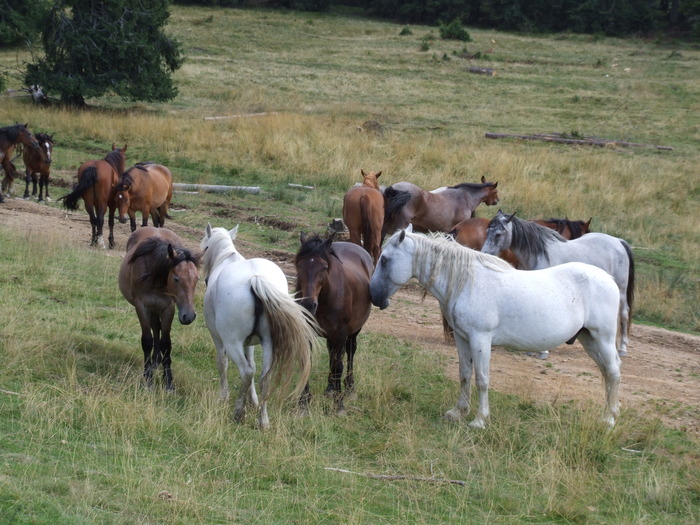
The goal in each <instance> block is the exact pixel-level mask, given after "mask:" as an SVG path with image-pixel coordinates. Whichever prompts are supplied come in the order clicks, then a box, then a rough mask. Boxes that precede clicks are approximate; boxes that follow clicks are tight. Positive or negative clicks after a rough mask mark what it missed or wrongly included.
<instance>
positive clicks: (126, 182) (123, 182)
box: [114, 168, 134, 191]
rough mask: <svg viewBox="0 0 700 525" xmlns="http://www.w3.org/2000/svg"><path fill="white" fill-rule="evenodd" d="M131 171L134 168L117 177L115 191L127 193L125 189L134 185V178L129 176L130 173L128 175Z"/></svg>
mask: <svg viewBox="0 0 700 525" xmlns="http://www.w3.org/2000/svg"><path fill="white" fill-rule="evenodd" d="M132 169H134V168H131V169H130V170H129V171H125V172H124V173H122V174H121V175H120V176H119V180H118V181H117V185H116V186H115V187H114V190H115V191H127V188H128V187H129V186H131V185H132V184H133V183H134V178H133V177H132V176H131V173H129V172H130V171H131V170H132Z"/></svg>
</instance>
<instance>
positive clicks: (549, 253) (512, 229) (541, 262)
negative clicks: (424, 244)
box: [481, 210, 635, 356]
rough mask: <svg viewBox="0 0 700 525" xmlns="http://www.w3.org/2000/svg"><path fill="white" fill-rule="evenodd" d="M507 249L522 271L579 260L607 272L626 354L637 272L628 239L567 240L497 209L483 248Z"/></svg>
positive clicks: (600, 236) (586, 237)
mask: <svg viewBox="0 0 700 525" xmlns="http://www.w3.org/2000/svg"><path fill="white" fill-rule="evenodd" d="M507 248H510V249H511V250H512V251H513V253H514V254H515V256H516V257H517V258H518V260H519V261H520V266H521V268H522V269H523V270H540V269H542V268H548V267H550V266H554V265H557V264H562V263H567V262H572V261H577V262H584V263H588V264H592V265H593V266H597V267H598V268H601V269H603V270H605V271H606V272H608V273H609V274H610V275H611V276H612V278H613V279H614V280H615V283H616V284H617V286H618V304H619V310H620V312H619V322H620V347H619V354H620V355H621V356H625V355H627V345H628V341H629V329H630V324H631V321H632V303H633V300H634V273H635V271H634V256H633V254H632V249H631V248H630V245H629V244H627V242H626V241H624V240H623V239H619V238H617V237H613V236H612V235H607V234H605V233H587V234H586V235H584V236H582V237H579V238H578V239H573V240H571V241H567V240H566V239H564V237H562V236H561V235H559V234H558V233H557V232H555V231H554V230H551V229H549V228H546V227H544V226H540V225H539V224H535V223H532V222H529V221H526V220H522V219H519V218H517V217H516V216H515V214H512V215H507V214H505V213H503V212H502V211H501V210H498V213H497V214H496V216H495V217H494V218H493V219H491V221H490V222H489V225H488V229H487V234H486V241H485V242H484V245H483V247H482V248H481V251H482V252H484V253H489V254H497V253H500V252H501V251H503V250H505V249H507Z"/></svg>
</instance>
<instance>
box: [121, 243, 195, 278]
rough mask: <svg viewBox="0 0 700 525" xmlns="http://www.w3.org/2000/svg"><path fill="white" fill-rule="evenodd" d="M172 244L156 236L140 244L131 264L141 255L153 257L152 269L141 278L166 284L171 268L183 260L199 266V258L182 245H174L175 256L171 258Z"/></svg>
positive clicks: (130, 261) (132, 256)
mask: <svg viewBox="0 0 700 525" xmlns="http://www.w3.org/2000/svg"><path fill="white" fill-rule="evenodd" d="M171 245H172V243H170V242H168V241H166V240H163V239H158V238H155V237H152V238H150V239H146V240H145V241H143V242H142V243H141V244H139V246H138V247H137V248H136V250H134V253H133V254H132V255H131V258H130V259H129V264H133V263H134V261H136V260H137V259H139V258H140V257H150V259H151V261H150V262H151V264H150V265H149V268H150V271H149V272H147V273H145V274H143V275H142V276H141V277H140V280H142V281H145V280H146V279H152V280H153V281H154V282H155V283H156V284H157V285H159V286H165V285H166V284H167V282H168V274H169V273H170V270H172V269H173V268H175V266H177V265H178V264H180V263H181V262H185V261H189V262H193V263H194V264H195V266H199V259H198V258H197V257H195V256H194V255H193V254H192V252H191V251H190V250H188V249H187V248H184V247H182V246H172V248H173V251H174V252H175V257H174V258H172V259H171V258H170V255H169V254H168V246H171Z"/></svg>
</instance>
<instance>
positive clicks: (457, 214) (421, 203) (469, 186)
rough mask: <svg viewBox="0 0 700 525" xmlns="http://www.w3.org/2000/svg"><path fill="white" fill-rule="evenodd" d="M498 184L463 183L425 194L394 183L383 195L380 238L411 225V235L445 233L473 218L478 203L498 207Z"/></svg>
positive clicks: (483, 181) (404, 183)
mask: <svg viewBox="0 0 700 525" xmlns="http://www.w3.org/2000/svg"><path fill="white" fill-rule="evenodd" d="M497 186H498V183H497V182H486V178H485V177H481V184H475V183H470V182H464V183H462V184H458V185H456V186H449V187H443V188H438V189H435V190H432V191H425V190H423V189H421V188H419V187H418V186H416V185H415V184H411V183H410V182H398V183H396V184H393V185H391V186H389V187H388V188H387V189H386V190H385V191H384V227H383V229H382V241H383V240H384V236H385V235H386V234H387V233H388V234H392V233H394V232H395V231H396V230H399V229H404V228H406V226H408V225H409V224H413V229H414V231H420V232H428V231H433V232H448V231H450V230H451V229H452V227H453V226H454V225H455V224H457V223H458V222H460V221H463V220H464V219H468V218H470V217H473V216H474V210H475V209H476V207H477V206H478V205H479V204H481V203H482V202H483V203H485V204H486V205H488V206H493V205H494V204H497V203H498V200H499V199H498V189H497Z"/></svg>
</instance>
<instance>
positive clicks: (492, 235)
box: [481, 210, 515, 255]
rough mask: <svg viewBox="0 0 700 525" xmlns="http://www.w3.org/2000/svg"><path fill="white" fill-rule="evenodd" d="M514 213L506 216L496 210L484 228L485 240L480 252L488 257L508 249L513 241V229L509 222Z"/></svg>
mask: <svg viewBox="0 0 700 525" xmlns="http://www.w3.org/2000/svg"><path fill="white" fill-rule="evenodd" d="M514 217H515V213H513V214H512V215H507V214H505V213H503V212H502V211H501V210H498V213H497V214H496V216H495V217H494V218H493V219H491V220H490V221H489V225H488V227H487V228H486V240H485V241H484V245H483V246H482V247H481V251H482V252H484V253H488V254H490V255H498V254H499V253H501V252H502V251H503V250H507V249H508V248H510V244H511V241H512V239H513V228H512V225H511V221H512V220H513V218H514Z"/></svg>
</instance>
